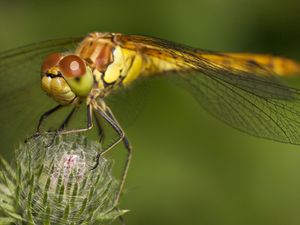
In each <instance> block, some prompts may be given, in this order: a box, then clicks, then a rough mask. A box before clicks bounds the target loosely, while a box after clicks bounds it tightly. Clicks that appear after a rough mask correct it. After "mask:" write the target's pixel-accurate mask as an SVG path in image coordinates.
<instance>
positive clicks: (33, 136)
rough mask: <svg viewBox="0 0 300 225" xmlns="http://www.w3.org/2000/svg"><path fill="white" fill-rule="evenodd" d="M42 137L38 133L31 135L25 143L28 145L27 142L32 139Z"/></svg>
mask: <svg viewBox="0 0 300 225" xmlns="http://www.w3.org/2000/svg"><path fill="white" fill-rule="evenodd" d="M39 136H41V134H40V133H39V132H36V133H35V134H33V135H31V136H30V137H28V138H26V139H25V141H24V143H25V144H26V143H27V142H29V141H30V140H31V139H34V138H37V137H39Z"/></svg>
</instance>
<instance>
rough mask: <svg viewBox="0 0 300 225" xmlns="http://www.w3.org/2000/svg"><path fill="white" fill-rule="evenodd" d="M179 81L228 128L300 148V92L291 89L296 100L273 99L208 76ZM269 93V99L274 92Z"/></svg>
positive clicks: (182, 78) (289, 92) (181, 78)
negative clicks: (298, 145) (299, 146)
mask: <svg viewBox="0 0 300 225" xmlns="http://www.w3.org/2000/svg"><path fill="white" fill-rule="evenodd" d="M179 77H180V82H181V83H183V84H184V86H185V87H186V90H188V91H189V92H190V93H191V94H192V95H193V96H194V97H195V98H196V100H197V101H198V102H199V103H200V105H201V106H202V107H203V108H204V109H205V110H207V111H208V112H209V113H211V114H212V115H214V116H215V117H217V118H218V119H220V120H222V121H223V122H225V123H227V124H228V125H230V126H232V127H234V128H237V129H239V130H241V131H243V132H246V133H248V134H251V135H254V136H257V137H262V138H267V139H271V140H276V141H279V142H285V143H292V144H300V135H299V134H300V104H299V103H300V101H299V100H300V99H299V97H300V95H299V94H300V93H299V90H297V89H291V88H289V89H288V90H289V91H288V95H291V94H292V95H293V98H289V99H280V98H270V97H263V96H262V93H260V94H259V95H256V94H255V93H254V92H255V88H254V89H252V91H249V90H247V89H245V88H244V87H243V86H242V87H240V86H239V85H237V84H231V83H229V82H228V81H224V80H222V79H219V78H216V77H211V76H207V75H204V74H199V73H198V74H197V73H194V74H190V75H189V77H188V78H186V77H183V76H181V75H180V76H179ZM177 81H178V80H177ZM249 82H251V81H249ZM255 82H256V81H255ZM266 92H267V93H266V96H268V95H269V94H270V90H267V91H266ZM280 96H282V94H280Z"/></svg>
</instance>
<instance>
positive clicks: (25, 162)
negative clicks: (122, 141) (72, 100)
mask: <svg viewBox="0 0 300 225" xmlns="http://www.w3.org/2000/svg"><path fill="white" fill-rule="evenodd" d="M52 140H53V136H51V135H43V136H39V137H37V138H34V139H31V140H30V141H29V142H27V143H26V144H23V145H21V146H20V147H19V148H18V149H17V150H16V158H15V159H14V160H13V161H14V163H13V166H10V165H9V164H8V163H7V162H6V161H5V160H4V159H1V164H2V170H1V174H0V175H1V176H0V211H2V212H1V215H5V216H2V217H0V224H11V223H14V224H45V225H52V224H61V225H63V224H74V225H75V224H107V223H109V222H111V221H112V220H114V219H115V218H117V217H119V216H121V215H122V214H124V213H125V212H126V210H116V208H115V207H116V206H115V205H114V204H115V202H114V200H115V197H116V194H117V191H118V186H119V185H118V182H117V181H116V180H115V179H114V178H113V177H112V175H111V170H112V161H111V160H106V159H104V158H100V159H99V165H98V166H97V167H96V168H95V169H93V170H91V169H92V168H93V166H94V165H95V163H96V161H95V156H96V155H97V152H99V151H100V150H101V145H100V144H99V143H97V142H91V141H89V140H87V139H86V138H85V137H83V136H80V135H79V136H78V135H67V136H59V137H57V138H56V140H55V141H52ZM49 143H50V145H49Z"/></svg>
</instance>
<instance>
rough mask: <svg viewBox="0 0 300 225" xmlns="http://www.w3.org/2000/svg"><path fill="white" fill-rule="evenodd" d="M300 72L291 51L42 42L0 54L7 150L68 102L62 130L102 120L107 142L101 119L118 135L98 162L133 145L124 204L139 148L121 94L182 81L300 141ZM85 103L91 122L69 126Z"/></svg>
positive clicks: (245, 126) (222, 115)
mask: <svg viewBox="0 0 300 225" xmlns="http://www.w3.org/2000/svg"><path fill="white" fill-rule="evenodd" d="M299 74H300V64H299V63H297V62H296V61H294V60H291V59H289V58H285V57H280V56H274V55H271V54H256V53H243V52H242V53H230V52H213V51H208V50H201V49H198V48H192V47H188V46H185V45H182V44H177V43H173V42H170V41H166V40H163V39H159V38H154V37H148V36H141V35H126V34H121V33H101V32H94V33H90V34H88V35H87V36H85V37H74V38H63V39H56V40H49V41H43V42H39V43H34V44H31V45H27V46H24V47H21V48H16V49H13V50H8V51H5V52H2V53H0V83H1V86H2V87H1V89H0V97H1V98H0V103H1V109H0V126H1V133H2V134H1V137H0V141H1V146H2V147H1V148H2V149H3V148H8V147H7V146H8V144H10V143H13V142H15V140H16V139H15V137H14V134H16V133H17V131H18V133H21V134H20V136H22V134H23V136H24V135H25V134H28V132H31V130H30V129H29V128H28V129H26V128H27V127H31V126H33V125H34V124H36V125H35V126H36V128H35V132H36V134H40V133H41V132H42V127H43V124H44V123H45V122H46V121H47V120H48V119H49V118H51V117H55V116H54V115H55V114H56V113H57V111H59V110H60V109H62V108H70V109H71V110H70V112H69V113H68V114H67V115H66V116H65V119H64V120H63V121H62V123H61V125H60V126H59V127H57V129H56V133H58V134H70V133H78V132H84V131H88V130H91V129H92V127H93V125H94V126H96V127H97V128H98V130H99V136H100V137H99V139H100V141H101V138H102V133H101V131H103V130H102V127H101V123H100V122H99V119H98V118H99V117H101V118H102V119H104V121H105V122H106V123H107V124H108V125H110V126H111V128H112V129H113V130H114V131H115V132H116V134H117V136H118V138H117V139H116V140H114V141H113V142H112V143H110V144H109V145H108V146H107V147H106V148H105V149H103V150H102V151H101V152H99V153H98V155H97V156H96V161H95V166H96V165H97V159H99V157H100V156H102V155H104V154H105V153H107V152H108V151H110V150H111V149H113V148H114V147H115V146H116V145H117V144H119V143H120V142H123V143H124V146H125V149H126V150H127V160H126V163H125V168H124V171H123V173H122V177H121V182H120V188H119V192H118V195H117V196H116V204H118V202H119V198H120V195H121V192H122V189H123V187H124V184H125V179H126V176H127V173H128V169H129V165H130V161H131V155H132V147H131V145H130V143H129V140H128V139H127V137H126V134H125V132H124V129H123V128H122V126H121V124H120V123H119V121H118V118H117V116H115V115H114V110H113V109H112V108H111V105H110V104H109V103H108V102H109V99H110V97H111V96H113V95H114V94H115V93H116V92H118V91H124V90H126V89H128V88H130V87H131V86H133V84H134V83H135V82H136V81H137V80H144V82H147V80H149V79H150V78H151V77H165V78H166V79H169V80H172V81H175V82H179V83H180V84H182V85H183V87H185V89H186V90H187V91H188V92H190V93H191V94H192V96H193V97H195V99H196V100H197V101H198V102H199V103H200V105H201V106H202V107H203V108H204V109H205V110H207V111H208V112H209V113H211V114H212V115H214V116H215V117H217V118H218V119H220V120H222V121H224V122H225V123H227V124H229V125H230V126H232V127H234V128H236V129H239V130H241V131H243V132H246V133H248V134H251V135H254V136H257V137H261V138H266V139H271V140H275V141H279V142H284V143H290V144H300V104H299V103H300V101H299V100H300V98H299V97H300V89H297V88H296V87H292V86H290V85H288V84H286V82H285V81H284V79H285V78H288V77H297V75H299ZM43 92H45V93H46V95H45V94H44V93H43ZM49 99H52V100H54V101H51V104H52V108H48V109H47V110H45V111H42V110H43V109H44V108H46V107H48V105H49V104H48V103H47V102H48V100H49ZM53 102H56V105H53ZM124 104H125V105H127V102H126V99H125V103H124ZM82 105H83V106H84V107H85V108H86V126H85V127H82V128H74V129H73V128H68V123H69V121H70V120H71V118H72V117H73V116H74V115H75V113H76V112H77V109H78V107H79V106H82ZM28 106H29V107H28ZM23 130H24V131H23Z"/></svg>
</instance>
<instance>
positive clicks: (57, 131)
mask: <svg viewBox="0 0 300 225" xmlns="http://www.w3.org/2000/svg"><path fill="white" fill-rule="evenodd" d="M77 109H78V107H76V106H75V107H73V109H72V111H71V112H70V113H69V114H68V116H67V117H66V118H65V119H64V121H63V122H62V124H61V125H60V126H59V128H58V129H57V130H56V131H55V133H54V135H53V138H52V140H51V141H50V143H49V144H48V145H47V146H46V147H50V146H51V145H52V144H53V143H54V140H55V138H56V137H57V136H58V134H59V131H62V130H64V129H65V127H66V126H67V125H68V123H69V122H70V119H71V118H72V116H73V115H74V113H75V112H76V111H77Z"/></svg>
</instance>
